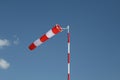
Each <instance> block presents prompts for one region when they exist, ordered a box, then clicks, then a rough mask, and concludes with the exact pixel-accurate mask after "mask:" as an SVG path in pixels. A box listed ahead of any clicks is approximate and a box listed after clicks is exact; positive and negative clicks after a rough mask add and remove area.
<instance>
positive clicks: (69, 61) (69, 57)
mask: <svg viewBox="0 0 120 80" xmlns="http://www.w3.org/2000/svg"><path fill="white" fill-rule="evenodd" d="M68 63H70V53H68Z"/></svg>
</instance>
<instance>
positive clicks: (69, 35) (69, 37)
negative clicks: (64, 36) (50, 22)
mask: <svg viewBox="0 0 120 80" xmlns="http://www.w3.org/2000/svg"><path fill="white" fill-rule="evenodd" d="M68 43H70V33H68Z"/></svg>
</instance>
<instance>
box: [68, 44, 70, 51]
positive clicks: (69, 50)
mask: <svg viewBox="0 0 120 80" xmlns="http://www.w3.org/2000/svg"><path fill="white" fill-rule="evenodd" d="M68 53H70V43H68Z"/></svg>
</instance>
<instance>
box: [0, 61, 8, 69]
mask: <svg viewBox="0 0 120 80" xmlns="http://www.w3.org/2000/svg"><path fill="white" fill-rule="evenodd" d="M9 67H10V64H9V63H8V62H7V61H6V60H4V59H0V68H1V69H8V68H9Z"/></svg>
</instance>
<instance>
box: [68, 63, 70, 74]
mask: <svg viewBox="0 0 120 80" xmlns="http://www.w3.org/2000/svg"><path fill="white" fill-rule="evenodd" d="M68 74H70V63H68Z"/></svg>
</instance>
